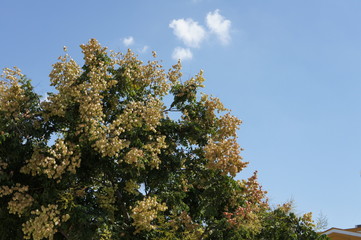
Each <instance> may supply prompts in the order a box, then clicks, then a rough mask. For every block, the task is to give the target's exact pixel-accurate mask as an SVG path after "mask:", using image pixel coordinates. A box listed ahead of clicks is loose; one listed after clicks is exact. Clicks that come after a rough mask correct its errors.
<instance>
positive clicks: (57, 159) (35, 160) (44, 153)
mask: <svg viewBox="0 0 361 240" xmlns="http://www.w3.org/2000/svg"><path fill="white" fill-rule="evenodd" d="M80 160H81V158H80V152H79V151H78V146H76V145H74V144H72V143H70V142H65V141H64V140H63V139H61V138H59V139H57V140H56V142H55V144H54V146H53V147H52V148H50V149H40V148H37V149H35V150H34V152H33V154H32V157H31V158H30V159H29V160H27V161H26V163H27V164H26V165H25V166H23V167H22V168H21V172H22V173H25V174H31V175H33V176H35V175H38V174H45V175H46V176H47V177H48V178H51V179H57V180H58V181H60V179H61V178H62V175H63V174H64V173H65V172H70V173H72V174H75V173H76V168H78V167H80Z"/></svg>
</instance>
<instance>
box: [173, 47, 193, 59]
mask: <svg viewBox="0 0 361 240" xmlns="http://www.w3.org/2000/svg"><path fill="white" fill-rule="evenodd" d="M172 58H173V59H174V60H177V61H178V60H179V59H180V60H189V59H192V58H193V54H192V51H191V50H190V49H189V48H182V47H176V48H175V49H174V51H173V54H172Z"/></svg>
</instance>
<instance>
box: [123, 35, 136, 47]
mask: <svg viewBox="0 0 361 240" xmlns="http://www.w3.org/2000/svg"><path fill="white" fill-rule="evenodd" d="M123 44H124V45H125V46H130V45H132V44H134V38H133V37H132V36H130V37H126V38H123Z"/></svg>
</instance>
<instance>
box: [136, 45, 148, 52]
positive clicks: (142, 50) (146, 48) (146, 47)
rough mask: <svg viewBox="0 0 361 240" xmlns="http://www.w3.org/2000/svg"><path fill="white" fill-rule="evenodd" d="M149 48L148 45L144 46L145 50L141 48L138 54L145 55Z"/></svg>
mask: <svg viewBox="0 0 361 240" xmlns="http://www.w3.org/2000/svg"><path fill="white" fill-rule="evenodd" d="M148 48H149V47H148V46H147V45H144V47H143V48H141V49H138V52H140V53H145V52H146V51H147V50H148Z"/></svg>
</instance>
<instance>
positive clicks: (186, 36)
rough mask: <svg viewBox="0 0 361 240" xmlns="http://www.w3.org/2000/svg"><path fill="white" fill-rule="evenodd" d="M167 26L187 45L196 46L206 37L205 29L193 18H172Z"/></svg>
mask: <svg viewBox="0 0 361 240" xmlns="http://www.w3.org/2000/svg"><path fill="white" fill-rule="evenodd" d="M169 27H170V28H172V29H173V33H174V35H176V36H177V37H178V38H179V39H180V40H182V41H183V43H184V44H185V45H186V46H188V47H193V48H198V47H199V45H200V43H201V42H202V41H203V40H204V39H205V38H206V31H205V30H204V28H203V27H202V26H201V25H199V24H198V22H195V21H193V19H191V18H188V19H177V20H175V19H174V20H173V21H172V22H171V23H170V24H169Z"/></svg>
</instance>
